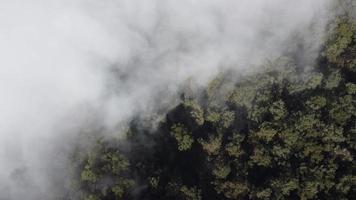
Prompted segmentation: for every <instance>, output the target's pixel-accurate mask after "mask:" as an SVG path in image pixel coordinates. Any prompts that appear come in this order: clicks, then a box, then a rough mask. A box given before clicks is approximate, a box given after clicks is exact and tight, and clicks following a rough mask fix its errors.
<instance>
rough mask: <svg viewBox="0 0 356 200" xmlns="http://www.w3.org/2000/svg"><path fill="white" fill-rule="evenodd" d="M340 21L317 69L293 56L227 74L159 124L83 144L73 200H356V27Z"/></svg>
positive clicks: (186, 96) (75, 161)
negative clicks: (239, 73) (241, 73)
mask: <svg viewBox="0 0 356 200" xmlns="http://www.w3.org/2000/svg"><path fill="white" fill-rule="evenodd" d="M332 24H334V26H330V27H329V28H328V29H329V30H328V31H329V32H328V35H327V38H326V39H325V42H324V45H323V47H322V49H321V51H320V55H319V56H318V60H317V62H316V64H315V65H314V66H313V67H304V66H302V63H299V61H298V56H296V55H295V54H294V55H293V53H290V54H288V55H285V56H283V57H280V58H279V59H277V60H273V61H270V62H268V63H266V64H265V65H264V66H263V67H261V68H262V69H261V70H259V71H258V72H256V73H254V74H250V75H248V76H241V77H238V78H236V76H235V75H234V73H229V72H226V73H222V74H220V75H218V76H217V77H216V78H215V79H214V80H213V81H211V82H210V84H209V85H208V86H207V87H206V88H204V89H203V91H199V92H187V93H183V94H182V96H181V103H180V104H179V105H178V106H176V107H175V108H173V109H172V110H170V111H169V112H168V113H167V114H166V115H165V117H164V118H163V119H162V120H161V122H159V124H158V125H157V127H156V128H154V129H152V128H151V126H150V125H147V124H150V123H147V121H145V119H142V117H140V116H137V118H136V119H134V120H132V122H131V123H130V128H129V130H128V131H127V132H126V133H125V134H126V137H124V139H112V140H108V139H106V138H105V139H104V138H101V137H99V136H98V137H97V138H95V139H94V140H95V142H94V143H93V145H92V146H91V147H90V148H86V149H81V148H79V147H78V149H77V150H76V151H74V152H73V154H72V166H71V167H72V172H73V173H72V176H73V178H72V183H71V187H72V190H73V191H74V197H73V199H83V200H99V199H100V200H118V199H152V200H159V199H169V200H175V199H176V200H181V199H182V200H206V199H208V200H210V199H221V200H227V199H246V200H247V199H251V200H258V199H261V200H262V199H286V200H287V199H288V200H293V199H296V200H297V199H302V200H306V199H319V200H324V199H325V200H326V199H328V200H334V199H339V200H342V199H350V200H351V199H355V197H356V161H355V153H356V120H355V119H356V116H355V114H356V23H355V21H354V19H353V18H352V17H349V16H347V15H343V16H338V17H337V18H336V19H335V20H334V21H333V23H332ZM120 134H122V133H120ZM83 137H85V136H83Z"/></svg>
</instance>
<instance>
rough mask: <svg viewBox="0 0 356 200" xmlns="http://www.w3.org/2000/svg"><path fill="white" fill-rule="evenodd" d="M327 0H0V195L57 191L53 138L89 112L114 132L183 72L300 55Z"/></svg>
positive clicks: (310, 48)
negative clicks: (291, 52) (296, 52)
mask: <svg viewBox="0 0 356 200" xmlns="http://www.w3.org/2000/svg"><path fill="white" fill-rule="evenodd" d="M329 4H330V1H328V0H313V1H311V0H300V1H292V0H273V1H265V0H241V1H230V0H219V1H218V0H194V1H193V0H179V1H175V0H147V1H141V0H30V1H21V0H1V1H0V55H1V59H0V92H1V98H0V163H1V166H0V199H30V200H31V199H37V200H38V199H51V198H54V197H53V196H52V195H54V194H56V191H54V190H53V187H54V186H55V185H56V184H61V183H60V180H61V179H58V180H56V178H55V177H63V176H66V175H65V173H66V172H65V167H64V166H63V164H61V161H62V160H61V158H63V157H65V155H63V154H65V153H63V151H62V149H60V148H59V149H58V148H56V146H61V147H63V145H58V144H63V143H66V142H68V140H69V139H68V138H69V136H70V135H73V134H76V132H78V130H79V129H81V128H82V127H85V126H86V125H88V124H90V123H91V122H92V121H95V122H96V123H100V126H104V127H107V128H108V129H109V130H114V128H115V127H117V124H120V123H123V122H125V121H127V120H129V119H130V118H131V117H132V116H133V115H135V114H137V113H150V112H153V111H155V110H157V109H158V108H159V107H160V106H162V105H163V104H164V103H165V102H169V101H171V100H173V99H174V98H175V97H176V95H177V91H178V89H179V87H180V86H181V85H182V84H183V83H184V82H185V81H186V80H187V79H191V80H193V81H194V82H195V83H196V84H198V85H204V84H206V82H208V81H209V80H210V79H211V78H212V77H213V76H214V75H216V73H218V72H219V71H221V70H224V69H234V70H236V71H237V72H243V71H246V70H250V69H251V66H257V65H258V64H259V63H261V62H262V61H263V60H265V59H273V58H274V57H278V56H280V55H282V54H283V53H285V51H288V50H290V49H293V48H295V46H296V45H297V43H298V44H299V45H300V44H302V45H303V46H304V49H305V51H306V52H305V56H304V58H305V59H306V60H308V63H309V62H310V61H312V60H313V59H314V58H315V57H314V56H315V55H316V52H317V51H318V48H319V46H320V43H321V41H322V37H323V28H324V26H325V24H326V22H327V20H328V17H330V15H329V14H328V13H329V11H328V7H329ZM296 38H297V40H296ZM306 55H309V56H306ZM254 69H255V68H254ZM255 70H257V69H255ZM53 138H55V140H54V139H53ZM53 141H55V142H56V143H53ZM64 146H65V145H64ZM57 192H58V191H57Z"/></svg>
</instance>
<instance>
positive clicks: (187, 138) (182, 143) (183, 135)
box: [171, 124, 194, 151]
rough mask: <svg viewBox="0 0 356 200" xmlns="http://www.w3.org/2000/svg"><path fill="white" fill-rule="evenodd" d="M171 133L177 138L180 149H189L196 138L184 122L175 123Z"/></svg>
mask: <svg viewBox="0 0 356 200" xmlns="http://www.w3.org/2000/svg"><path fill="white" fill-rule="evenodd" d="M171 135H172V136H173V137H174V138H175V139H176V141H177V144H178V150H179V151H187V150H189V149H190V148H191V147H192V144H193V142H194V140H193V138H192V136H191V134H190V133H188V131H187V129H186V128H185V127H184V126H183V125H182V124H174V125H173V126H172V127H171Z"/></svg>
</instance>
